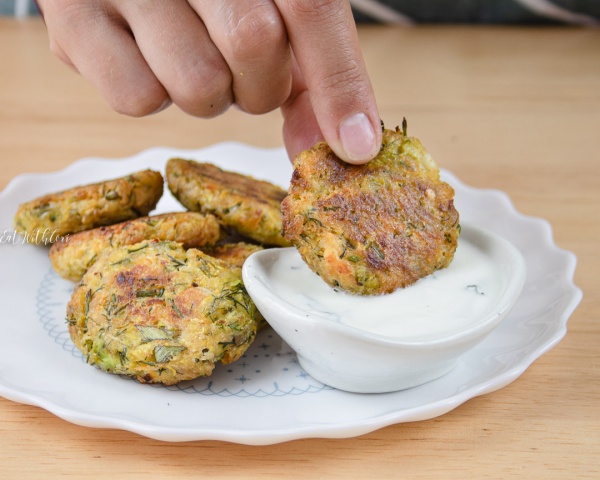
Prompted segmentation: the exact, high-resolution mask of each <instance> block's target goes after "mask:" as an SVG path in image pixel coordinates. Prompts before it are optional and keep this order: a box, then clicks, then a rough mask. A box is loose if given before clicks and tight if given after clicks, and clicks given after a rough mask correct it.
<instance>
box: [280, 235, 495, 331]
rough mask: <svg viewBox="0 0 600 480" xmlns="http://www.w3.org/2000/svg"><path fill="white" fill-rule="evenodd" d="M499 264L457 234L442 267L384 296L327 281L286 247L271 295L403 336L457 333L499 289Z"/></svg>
mask: <svg viewBox="0 0 600 480" xmlns="http://www.w3.org/2000/svg"><path fill="white" fill-rule="evenodd" d="M498 268H502V267H501V266H499V265H497V264H495V263H494V261H493V258H491V257H490V255H488V254H486V252H485V251H482V250H481V248H480V247H479V246H477V245H474V244H473V243H471V242H469V241H467V240H466V239H465V238H463V237H462V236H461V239H460V241H459V246H458V248H457V250H456V253H455V255H454V260H453V261H452V262H451V264H450V266H449V267H448V268H446V269H443V270H439V271H437V272H435V273H433V274H432V275H430V276H428V277H425V278H422V279H421V280H419V281H418V282H416V283H415V284H414V285H411V286H409V287H407V288H404V289H398V290H396V291H395V292H393V293H391V294H388V295H380V296H358V295H351V294H348V293H344V292H340V291H337V290H335V289H333V288H331V287H330V286H329V285H327V284H326V283H325V282H324V281H323V280H321V278H319V276H318V275H316V274H315V273H314V272H312V271H311V270H310V269H309V268H308V266H307V265H306V264H305V263H304V262H303V261H302V259H301V258H300V255H299V254H298V253H297V252H296V251H294V250H292V249H290V250H289V251H288V252H286V253H285V254H284V255H282V256H281V258H280V259H279V261H277V262H275V263H274V264H273V265H271V268H270V272H269V276H270V277H271V278H270V282H269V283H270V285H271V286H272V289H273V293H275V294H276V295H278V296H279V297H280V298H282V299H283V300H284V301H286V302H288V303H290V304H292V305H294V306H295V307H297V308H299V309H301V310H303V311H306V312H309V313H311V314H313V315H318V316H320V317H323V318H324V319H328V320H331V321H336V322H341V323H343V324H346V325H350V326H352V327H355V328H359V329H361V330H366V331H370V332H373V333H377V334H379V335H384V336H388V337H394V338H398V339H402V340H413V341H414V340H420V339H425V338H428V339H431V338H432V337H438V336H447V335H449V334H452V333H453V332H459V331H461V330H463V329H465V328H468V327H469V326H471V325H472V324H474V323H476V322H478V321H480V320H481V318H482V316H485V315H490V314H492V315H493V314H494V313H495V312H492V311H490V307H491V305H492V304H493V301H494V299H495V298H497V296H498V295H499V293H500V292H501V290H502V289H503V285H502V284H501V283H502V282H501V281H499V280H498V278H499V277H501V276H499V275H497V269H498Z"/></svg>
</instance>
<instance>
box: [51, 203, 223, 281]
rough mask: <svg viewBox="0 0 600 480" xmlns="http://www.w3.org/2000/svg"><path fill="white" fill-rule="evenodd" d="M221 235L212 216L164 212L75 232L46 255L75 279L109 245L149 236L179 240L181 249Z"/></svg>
mask: <svg viewBox="0 0 600 480" xmlns="http://www.w3.org/2000/svg"><path fill="white" fill-rule="evenodd" d="M220 235H221V227H220V225H219V222H218V221H217V219H216V218H215V217H214V216H213V215H202V214H201V213H195V212H175V213H166V214H163V215H155V216H151V217H142V218H136V219H134V220H128V221H126V222H122V223H117V224H114V225H110V226H107V227H99V228H95V229H93V230H86V231H85V232H79V233H75V234H74V235H71V236H70V237H69V238H68V239H67V240H66V241H64V242H56V243H54V244H53V245H52V247H51V248H50V253H49V256H50V261H51V262H52V267H53V268H54V270H55V271H56V272H57V273H58V274H59V275H60V276H61V277H63V278H65V279H67V280H71V281H73V282H77V281H79V280H80V279H81V277H82V276H83V274H84V273H85V272H86V271H87V269H88V268H90V267H91V266H92V265H93V264H94V262H95V261H96V258H97V257H98V256H99V255H100V254H101V253H102V252H103V251H104V250H105V249H106V248H109V247H120V246H122V245H132V244H134V243H139V242H141V241H143V240H152V239H156V240H163V241H164V240H170V241H174V242H178V243H181V244H183V247H184V248H191V247H202V246H205V245H213V244H215V243H216V242H217V241H218V240H219V238H220Z"/></svg>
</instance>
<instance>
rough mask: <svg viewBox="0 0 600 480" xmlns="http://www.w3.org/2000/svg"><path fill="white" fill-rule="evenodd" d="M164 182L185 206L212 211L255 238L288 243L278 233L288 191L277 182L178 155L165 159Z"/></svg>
mask: <svg viewBox="0 0 600 480" xmlns="http://www.w3.org/2000/svg"><path fill="white" fill-rule="evenodd" d="M167 183H168V185H169V188H170V189H171V192H172V193H173V195H175V197H176V198H177V199H178V200H179V201H180V202H181V203H182V204H183V205H184V206H185V207H186V208H187V209H188V210H192V211H196V212H204V213H212V214H213V215H215V216H216V217H217V218H218V219H219V220H221V222H222V223H223V225H224V226H226V227H229V228H233V229H235V230H236V231H238V232H239V233H241V234H242V235H244V236H246V237H248V238H251V239H252V240H254V241H256V242H259V243H264V244H267V245H278V246H289V245H290V244H289V242H288V241H287V240H285V239H284V238H283V237H282V236H281V210H280V207H281V200H283V198H284V197H285V196H286V193H287V192H286V191H285V190H283V189H281V188H279V187H278V186H276V185H273V184H272V183H269V182H266V181H263V180H257V179H256V178H253V177H250V176H248V175H242V174H240V173H235V172H229V171H226V170H222V169H221V168H219V167H217V166H215V165H212V164H210V163H198V162H195V161H192V160H183V159H181V158H172V159H171V160H169V162H168V163H167Z"/></svg>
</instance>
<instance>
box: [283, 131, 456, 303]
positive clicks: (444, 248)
mask: <svg viewBox="0 0 600 480" xmlns="http://www.w3.org/2000/svg"><path fill="white" fill-rule="evenodd" d="M453 197H454V190H453V189H452V187H450V186H449V185H448V184H446V183H444V182H442V181H441V180H440V177H439V169H438V167H437V165H436V164H435V162H434V161H433V159H432V158H431V157H430V156H429V154H428V153H427V152H426V151H425V149H424V148H423V146H422V145H421V143H420V142H419V140H417V139H416V138H414V137H408V136H406V135H405V133H403V132H402V131H399V129H396V131H390V130H385V131H384V132H383V145H382V148H381V151H380V152H379V154H378V155H377V156H376V157H375V159H374V160H372V161H371V162H369V163H367V164H366V165H349V164H347V163H344V162H343V161H341V160H340V159H338V158H337V157H336V155H335V154H334V153H333V151H332V150H331V149H330V148H329V147H328V146H327V145H326V144H325V143H319V144H317V145H316V146H315V147H314V148H313V149H311V150H308V151H305V152H302V153H300V154H299V155H298V156H297V157H296V159H295V161H294V173H293V177H292V183H291V187H290V193H289V195H288V197H286V198H285V200H284V201H283V203H282V212H283V227H284V236H285V237H286V238H287V239H288V240H290V241H291V242H292V243H293V244H294V245H295V246H296V247H297V248H298V250H299V252H300V255H301V256H302V258H303V259H304V261H305V262H306V263H307V264H308V266H309V267H310V268H311V269H312V270H313V271H314V272H316V273H318V274H319V275H320V276H321V278H323V280H325V281H326V282H327V283H328V284H330V285H331V286H333V287H340V288H341V289H343V290H345V291H348V292H352V293H357V294H361V295H374V294H382V293H389V292H392V291H394V290H395V289H397V288H399V287H406V286H408V285H410V284H412V283H414V282H415V281H417V280H418V279H419V278H422V277H425V276H427V275H429V274H431V273H432V272H434V271H435V270H437V269H440V268H444V267H446V266H447V265H448V264H449V263H450V262H451V260H452V258H453V256H454V251H455V250H456V245H457V239H458V235H459V232H460V225H459V216H458V212H457V211H456V209H455V208H454V204H453Z"/></svg>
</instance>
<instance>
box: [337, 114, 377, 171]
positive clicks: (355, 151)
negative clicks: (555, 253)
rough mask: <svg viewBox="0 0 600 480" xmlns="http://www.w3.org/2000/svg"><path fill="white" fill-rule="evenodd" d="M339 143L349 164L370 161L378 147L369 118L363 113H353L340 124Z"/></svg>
mask: <svg viewBox="0 0 600 480" xmlns="http://www.w3.org/2000/svg"><path fill="white" fill-rule="evenodd" d="M339 132H340V141H341V143H342V148H343V149H344V151H345V152H346V155H347V159H348V160H349V161H351V162H356V163H362V162H366V161H368V160H371V159H372V158H373V157H374V156H375V155H376V154H377V150H378V149H379V146H378V145H377V144H376V139H377V137H376V135H375V132H374V131H373V127H372V126H371V122H370V121H369V118H368V117H367V116H366V115H365V114H364V113H355V114H354V115H351V116H349V117H348V118H346V119H345V120H344V121H343V122H342V123H341V124H340V130H339Z"/></svg>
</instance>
